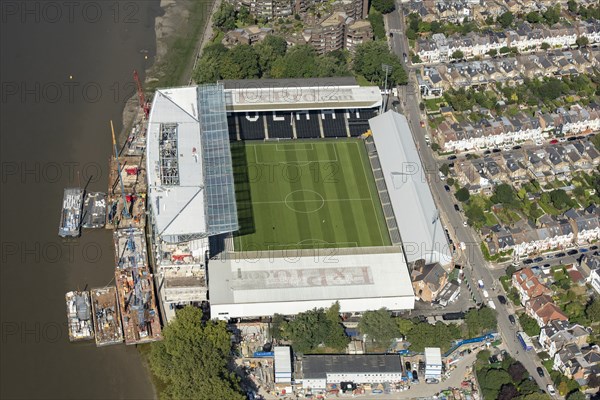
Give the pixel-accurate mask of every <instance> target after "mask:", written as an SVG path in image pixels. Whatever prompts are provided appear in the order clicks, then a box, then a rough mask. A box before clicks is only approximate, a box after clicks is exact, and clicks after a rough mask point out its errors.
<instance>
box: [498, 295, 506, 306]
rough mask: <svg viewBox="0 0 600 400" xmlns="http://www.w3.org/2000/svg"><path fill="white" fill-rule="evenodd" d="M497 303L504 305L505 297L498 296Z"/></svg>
mask: <svg viewBox="0 0 600 400" xmlns="http://www.w3.org/2000/svg"><path fill="white" fill-rule="evenodd" d="M498 301H499V302H500V304H502V305H504V304H506V297H504V296H502V295H500V296H498Z"/></svg>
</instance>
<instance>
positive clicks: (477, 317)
mask: <svg viewBox="0 0 600 400" xmlns="http://www.w3.org/2000/svg"><path fill="white" fill-rule="evenodd" d="M465 324H466V326H467V330H468V335H469V337H476V336H479V335H481V334H483V333H487V332H490V331H493V330H495V329H496V326H497V316H496V311H494V310H492V309H491V308H489V307H481V308H480V309H479V310H476V309H472V310H469V312H467V314H466V315H465Z"/></svg>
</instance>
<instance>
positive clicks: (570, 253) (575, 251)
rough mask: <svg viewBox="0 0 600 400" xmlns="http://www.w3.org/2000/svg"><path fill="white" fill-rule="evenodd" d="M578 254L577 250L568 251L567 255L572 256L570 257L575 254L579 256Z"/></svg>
mask: <svg viewBox="0 0 600 400" xmlns="http://www.w3.org/2000/svg"><path fill="white" fill-rule="evenodd" d="M577 253H578V251H577V250H575V249H573V250H569V251H567V254H568V255H570V256H572V255H574V254H577Z"/></svg>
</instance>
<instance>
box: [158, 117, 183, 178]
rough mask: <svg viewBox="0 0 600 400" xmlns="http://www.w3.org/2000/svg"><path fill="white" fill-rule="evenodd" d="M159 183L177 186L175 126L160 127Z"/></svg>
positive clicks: (177, 169) (177, 168)
mask: <svg viewBox="0 0 600 400" xmlns="http://www.w3.org/2000/svg"><path fill="white" fill-rule="evenodd" d="M158 146H159V163H160V182H161V183H162V184H163V185H167V186H177V185H179V162H178V149H177V124H161V125H160V141H159V145H158Z"/></svg>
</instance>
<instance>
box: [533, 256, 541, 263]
mask: <svg viewBox="0 0 600 400" xmlns="http://www.w3.org/2000/svg"><path fill="white" fill-rule="evenodd" d="M542 261H544V258H543V257H536V258H534V259H533V262H536V263H538V262H542Z"/></svg>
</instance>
